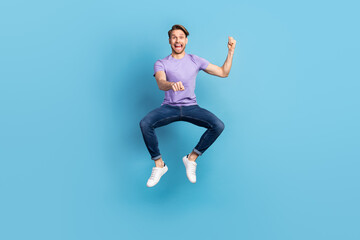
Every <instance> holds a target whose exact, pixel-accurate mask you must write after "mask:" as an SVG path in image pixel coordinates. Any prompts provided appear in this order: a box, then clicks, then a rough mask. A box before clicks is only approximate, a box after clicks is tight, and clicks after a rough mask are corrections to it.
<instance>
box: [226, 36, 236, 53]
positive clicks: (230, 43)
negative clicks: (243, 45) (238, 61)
mask: <svg viewBox="0 0 360 240" xmlns="http://www.w3.org/2000/svg"><path fill="white" fill-rule="evenodd" d="M235 45H236V40H235V39H234V38H233V37H229V41H228V48H229V51H231V52H234V50H235Z"/></svg>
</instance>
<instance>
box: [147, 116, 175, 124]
mask: <svg viewBox="0 0 360 240" xmlns="http://www.w3.org/2000/svg"><path fill="white" fill-rule="evenodd" d="M177 117H178V116H172V117H167V118H163V119H160V120H157V121H156V122H155V123H154V124H153V125H152V126H151V127H154V126H155V125H156V124H157V123H158V122H160V121H164V120H166V119H169V118H177Z"/></svg>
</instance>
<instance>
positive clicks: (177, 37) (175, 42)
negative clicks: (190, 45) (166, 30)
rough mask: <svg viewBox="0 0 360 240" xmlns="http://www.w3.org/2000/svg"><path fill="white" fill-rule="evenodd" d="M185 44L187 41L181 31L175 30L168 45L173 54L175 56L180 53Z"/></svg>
mask: <svg viewBox="0 0 360 240" xmlns="http://www.w3.org/2000/svg"><path fill="white" fill-rule="evenodd" d="M187 42H188V39H187V37H186V35H185V33H184V32H183V31H182V30H180V29H176V30H173V31H172V32H171V35H170V39H169V43H170V45H171V48H172V50H173V52H175V53H177V54H180V53H182V52H183V51H184V50H185V46H186V44H187Z"/></svg>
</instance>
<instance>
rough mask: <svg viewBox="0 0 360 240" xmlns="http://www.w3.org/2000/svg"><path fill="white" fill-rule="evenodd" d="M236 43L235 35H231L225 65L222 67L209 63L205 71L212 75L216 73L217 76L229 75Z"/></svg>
mask: <svg viewBox="0 0 360 240" xmlns="http://www.w3.org/2000/svg"><path fill="white" fill-rule="evenodd" d="M235 45H236V40H235V39H234V38H233V37H229V41H228V48H229V50H228V55H227V57H226V60H225V63H224V65H223V66H222V67H219V66H216V65H214V64H211V63H209V65H208V66H207V68H206V69H205V70H204V71H205V72H206V73H209V74H211V75H215V76H218V77H222V78H225V77H227V76H229V73H230V69H231V64H232V59H233V56H234V51H235Z"/></svg>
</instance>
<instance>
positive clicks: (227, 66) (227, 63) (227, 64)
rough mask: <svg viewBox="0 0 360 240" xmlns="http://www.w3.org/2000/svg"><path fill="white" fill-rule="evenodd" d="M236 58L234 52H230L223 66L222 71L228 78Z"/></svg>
mask: <svg viewBox="0 0 360 240" xmlns="http://www.w3.org/2000/svg"><path fill="white" fill-rule="evenodd" d="M233 56H234V51H230V50H229V51H228V55H227V58H226V60H225V63H224V65H223V66H222V69H223V70H224V75H225V76H228V75H229V73H230V69H231V64H232V59H233Z"/></svg>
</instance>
